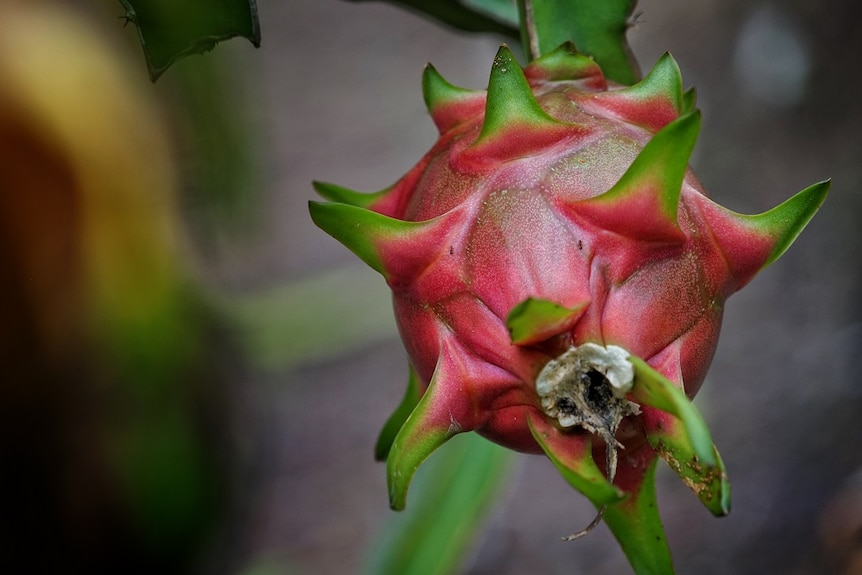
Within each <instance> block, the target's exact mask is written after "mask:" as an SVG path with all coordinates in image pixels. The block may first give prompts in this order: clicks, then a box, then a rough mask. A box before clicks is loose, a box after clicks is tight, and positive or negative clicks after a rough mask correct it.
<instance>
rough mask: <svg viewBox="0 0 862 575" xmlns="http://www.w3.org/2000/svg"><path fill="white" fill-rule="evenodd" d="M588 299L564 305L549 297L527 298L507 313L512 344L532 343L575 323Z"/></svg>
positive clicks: (565, 329) (567, 328)
mask: <svg viewBox="0 0 862 575" xmlns="http://www.w3.org/2000/svg"><path fill="white" fill-rule="evenodd" d="M588 303H589V302H588V301H587V302H583V303H580V304H578V305H576V306H575V307H571V308H569V307H564V306H561V305H559V304H556V303H554V302H552V301H549V300H544V299H539V298H527V299H525V300H524V301H522V302H521V303H519V304H518V305H516V306H515V307H513V308H512V311H510V312H509V315H507V316H506V327H507V328H508V329H509V335H510V337H511V339H512V343H513V344H515V345H533V344H536V343H539V342H542V341H545V340H547V339H550V338H552V337H554V336H555V335H559V334H560V333H563V332H564V331H567V330H569V329H571V328H572V326H574V324H575V322H577V321H578V319H579V318H580V317H581V315H582V314H583V312H584V309H585V308H586V307H587V304H588Z"/></svg>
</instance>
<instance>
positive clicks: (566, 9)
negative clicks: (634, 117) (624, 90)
mask: <svg viewBox="0 0 862 575" xmlns="http://www.w3.org/2000/svg"><path fill="white" fill-rule="evenodd" d="M636 3H637V2H636V0H603V1H601V2H596V1H595V0H542V1H540V2H537V1H534V0H518V8H519V14H520V27H521V38H522V41H523V42H524V47H525V51H526V52H527V57H528V59H529V60H533V59H535V58H538V57H540V56H542V55H543V54H547V53H548V52H551V51H553V50H554V49H555V48H556V47H557V46H559V45H560V44H562V43H563V42H567V41H572V42H574V43H575V46H577V48H578V51H580V52H582V53H584V54H587V55H589V56H592V57H593V58H595V59H596V61H597V62H598V63H599V65H600V66H601V67H602V70H604V73H605V75H606V76H607V77H608V78H610V79H611V80H614V81H615V82H619V83H621V84H626V85H630V84H634V83H635V82H637V81H638V80H639V79H640V69H639V68H638V65H637V62H636V61H635V59H634V56H633V55H632V53H631V50H630V49H629V45H628V42H627V41H626V31H627V30H628V28H629V22H630V21H631V17H632V12H633V11H634V7H635V4H636Z"/></svg>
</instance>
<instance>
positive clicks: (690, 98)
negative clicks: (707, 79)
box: [680, 88, 697, 114]
mask: <svg viewBox="0 0 862 575" xmlns="http://www.w3.org/2000/svg"><path fill="white" fill-rule="evenodd" d="M696 106H697V90H696V89H695V88H689V89H688V90H686V91H685V92H684V93H683V95H682V108H681V112H680V113H681V114H689V113H691V112H694V109H695V107H696Z"/></svg>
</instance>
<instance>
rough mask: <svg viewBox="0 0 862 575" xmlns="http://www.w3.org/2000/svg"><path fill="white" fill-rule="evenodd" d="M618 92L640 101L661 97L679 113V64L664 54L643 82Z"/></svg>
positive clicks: (680, 92)
mask: <svg viewBox="0 0 862 575" xmlns="http://www.w3.org/2000/svg"><path fill="white" fill-rule="evenodd" d="M620 92H624V93H627V94H630V95H631V96H632V97H635V98H638V99H641V100H651V99H653V98H656V97H662V98H664V99H666V100H667V101H668V102H670V103H671V104H672V105H673V106H674V107H675V108H676V110H677V113H679V112H680V111H681V110H682V104H683V93H682V72H680V70H679V64H677V63H676V60H674V59H673V56H671V55H670V52H665V53H664V54H662V56H661V58H659V59H658V62H656V63H655V66H653V68H652V70H650V72H649V74H647V75H646V77H645V78H644V79H643V80H641V81H640V82H638V83H637V84H635V85H634V86H631V87H630V88H624V89H623V90H620ZM617 93H619V92H617Z"/></svg>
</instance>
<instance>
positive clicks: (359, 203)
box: [311, 181, 392, 208]
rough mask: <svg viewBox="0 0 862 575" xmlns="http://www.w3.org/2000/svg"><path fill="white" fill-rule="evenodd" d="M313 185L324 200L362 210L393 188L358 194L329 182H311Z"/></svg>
mask: <svg viewBox="0 0 862 575" xmlns="http://www.w3.org/2000/svg"><path fill="white" fill-rule="evenodd" d="M311 185H312V186H313V187H314V191H316V192H317V193H318V195H320V196H321V197H322V198H324V199H327V200H329V201H331V202H339V203H342V204H348V205H350V206H356V207H360V208H367V207H368V206H370V205H372V204H373V203H374V202H376V201H377V200H379V199H380V198H382V197H383V196H385V195H386V194H388V193H389V191H390V190H391V189H392V188H387V189H385V190H382V191H379V192H374V193H371V194H368V193H364V192H357V191H354V190H351V189H350V188H345V187H344V186H339V185H336V184H330V183H327V182H318V181H314V182H311Z"/></svg>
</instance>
